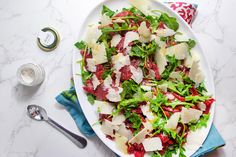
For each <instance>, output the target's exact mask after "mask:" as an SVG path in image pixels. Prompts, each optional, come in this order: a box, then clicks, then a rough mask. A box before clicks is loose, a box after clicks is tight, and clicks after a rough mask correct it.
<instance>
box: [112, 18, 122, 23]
mask: <svg viewBox="0 0 236 157" xmlns="http://www.w3.org/2000/svg"><path fill="white" fill-rule="evenodd" d="M112 21H113V23H124V22H125V20H122V19H121V18H117V19H115V20H112Z"/></svg>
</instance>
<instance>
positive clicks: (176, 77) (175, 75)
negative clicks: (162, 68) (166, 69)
mask: <svg viewBox="0 0 236 157" xmlns="http://www.w3.org/2000/svg"><path fill="white" fill-rule="evenodd" d="M169 77H170V78H172V79H176V80H178V81H181V82H182V81H183V79H182V76H181V75H180V73H179V72H176V71H173V72H172V73H170V76H169Z"/></svg>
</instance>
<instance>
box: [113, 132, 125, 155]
mask: <svg viewBox="0 0 236 157" xmlns="http://www.w3.org/2000/svg"><path fill="white" fill-rule="evenodd" d="M127 141H128V139H127V138H126V137H124V136H119V135H116V138H115V143H116V147H117V148H118V149H119V150H120V151H121V152H123V153H125V154H127V150H128V146H127V145H126V142H127Z"/></svg>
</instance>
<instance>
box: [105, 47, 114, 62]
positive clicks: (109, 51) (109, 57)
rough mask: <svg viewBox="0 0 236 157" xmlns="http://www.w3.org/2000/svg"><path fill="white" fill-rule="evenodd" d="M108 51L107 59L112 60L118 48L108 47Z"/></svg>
mask: <svg viewBox="0 0 236 157" xmlns="http://www.w3.org/2000/svg"><path fill="white" fill-rule="evenodd" d="M106 53H107V59H108V61H109V62H110V61H111V57H112V56H113V55H115V54H117V52H116V48H115V47H111V48H109V47H108V48H106Z"/></svg>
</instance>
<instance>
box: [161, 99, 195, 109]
mask: <svg viewBox="0 0 236 157" xmlns="http://www.w3.org/2000/svg"><path fill="white" fill-rule="evenodd" d="M165 105H166V106H171V107H172V108H175V107H176V106H178V105H183V106H185V107H190V106H194V104H192V103H188V102H181V101H178V100H175V101H173V102H168V103H166V104H165Z"/></svg>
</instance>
